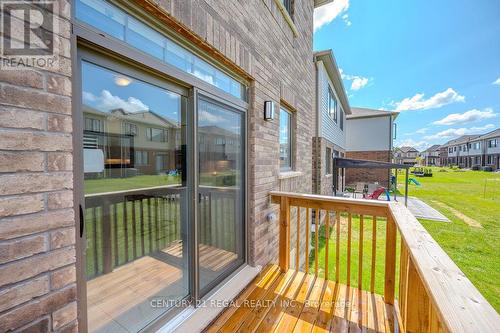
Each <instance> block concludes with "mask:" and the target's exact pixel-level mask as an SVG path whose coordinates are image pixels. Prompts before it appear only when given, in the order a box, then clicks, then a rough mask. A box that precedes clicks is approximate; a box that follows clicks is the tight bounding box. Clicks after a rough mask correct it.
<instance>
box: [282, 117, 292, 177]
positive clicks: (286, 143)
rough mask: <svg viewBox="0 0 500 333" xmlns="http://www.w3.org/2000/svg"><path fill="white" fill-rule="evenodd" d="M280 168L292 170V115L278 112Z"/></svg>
mask: <svg viewBox="0 0 500 333" xmlns="http://www.w3.org/2000/svg"><path fill="white" fill-rule="evenodd" d="M279 137H280V168H281V169H282V170H290V169H292V153H293V151H292V113H291V112H289V111H287V110H285V109H283V108H282V109H281V110H280V136H279Z"/></svg>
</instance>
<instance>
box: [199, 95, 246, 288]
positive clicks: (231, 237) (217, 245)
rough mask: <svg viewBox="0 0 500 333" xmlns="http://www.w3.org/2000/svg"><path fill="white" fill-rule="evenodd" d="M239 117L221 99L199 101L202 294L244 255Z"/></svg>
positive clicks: (241, 155) (240, 118)
mask: <svg viewBox="0 0 500 333" xmlns="http://www.w3.org/2000/svg"><path fill="white" fill-rule="evenodd" d="M243 119H244V118H243V114H242V113H240V112H236V111H235V110H233V109H231V108H229V107H226V106H224V105H222V104H219V103H215V102H213V101H211V100H208V99H205V98H200V99H199V100H198V135H197V136H198V154H199V156H198V157H199V181H198V182H199V187H198V191H199V200H198V202H199V204H198V206H199V208H198V214H199V215H198V216H199V223H198V225H199V230H198V231H199V237H198V239H199V242H198V249H199V258H198V265H199V285H200V290H201V294H204V293H205V292H206V291H207V290H208V289H209V288H210V287H211V286H213V285H214V284H215V283H217V282H218V281H219V280H220V279H221V278H223V277H224V276H225V275H227V274H228V273H229V272H231V271H232V270H234V268H235V267H236V266H237V265H239V264H241V263H243V260H244V250H243V249H244V222H243V221H244V219H243V217H244V211H243V209H244V205H243V202H244V201H243V200H244V187H245V184H244V156H245V152H244V149H245V147H244V139H243V138H244V122H243Z"/></svg>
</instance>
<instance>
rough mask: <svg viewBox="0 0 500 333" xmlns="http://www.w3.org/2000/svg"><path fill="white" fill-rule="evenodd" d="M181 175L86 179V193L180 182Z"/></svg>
mask: <svg viewBox="0 0 500 333" xmlns="http://www.w3.org/2000/svg"><path fill="white" fill-rule="evenodd" d="M179 178H180V177H179V176H165V175H143V176H135V177H128V178H105V179H86V180H85V184H84V188H85V194H94V193H103V192H115V191H126V190H135V189H139V188H143V187H154V186H165V185H173V184H179V183H180V179H179Z"/></svg>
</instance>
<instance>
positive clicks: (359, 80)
mask: <svg viewBox="0 0 500 333" xmlns="http://www.w3.org/2000/svg"><path fill="white" fill-rule="evenodd" d="M339 72H340V76H341V77H342V79H344V80H347V81H351V90H355V91H357V90H359V89H361V88H363V87H364V86H366V85H367V84H368V83H369V82H370V80H371V79H369V78H367V77H363V76H359V75H349V74H344V71H343V70H342V68H339Z"/></svg>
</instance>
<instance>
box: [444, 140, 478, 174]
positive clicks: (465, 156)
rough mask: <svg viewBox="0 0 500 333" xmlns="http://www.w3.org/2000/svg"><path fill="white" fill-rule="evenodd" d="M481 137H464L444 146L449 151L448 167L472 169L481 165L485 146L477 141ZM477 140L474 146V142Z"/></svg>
mask: <svg viewBox="0 0 500 333" xmlns="http://www.w3.org/2000/svg"><path fill="white" fill-rule="evenodd" d="M478 137H479V135H462V136H461V137H459V138H456V139H453V140H450V141H448V142H447V143H445V144H444V146H445V147H447V149H448V160H447V164H446V165H456V166H458V167H460V168H470V167H472V166H473V165H474V164H481V161H482V146H483V144H482V143H481V142H480V141H477V140H476V139H477V138H478ZM473 140H476V141H475V143H474V144H472V141H473Z"/></svg>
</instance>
